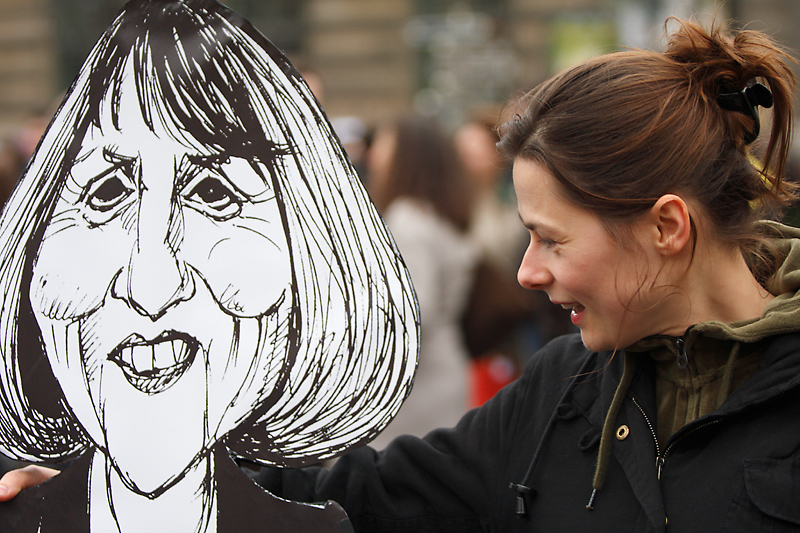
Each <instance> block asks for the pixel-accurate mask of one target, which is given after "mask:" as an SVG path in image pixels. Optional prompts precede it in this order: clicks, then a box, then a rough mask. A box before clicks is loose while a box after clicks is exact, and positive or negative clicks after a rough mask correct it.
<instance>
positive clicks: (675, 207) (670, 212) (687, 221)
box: [650, 194, 692, 256]
mask: <svg viewBox="0 0 800 533" xmlns="http://www.w3.org/2000/svg"><path fill="white" fill-rule="evenodd" d="M650 215H651V220H652V221H653V223H654V224H655V228H656V232H655V235H656V241H655V246H656V249H657V250H658V252H659V253H660V254H662V255H665V256H670V255H677V254H679V253H680V252H681V251H683V249H684V248H686V245H687V244H688V243H689V242H690V241H691V238H692V219H691V216H690V215H689V207H688V206H687V205H686V202H685V201H684V200H683V198H681V197H680V196H678V195H676V194H665V195H664V196H662V197H661V198H659V199H658V201H656V203H655V204H654V205H653V207H652V208H650Z"/></svg>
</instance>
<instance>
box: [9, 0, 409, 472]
mask: <svg viewBox="0 0 800 533" xmlns="http://www.w3.org/2000/svg"><path fill="white" fill-rule="evenodd" d="M159 3H160V2H158V1H154V0H135V1H134V2H131V3H129V4H128V5H127V6H126V7H125V9H124V10H123V11H122V12H121V13H120V14H119V16H118V17H117V19H116V20H115V21H114V23H113V24H112V25H111V26H110V27H109V29H108V30H107V31H106V32H105V33H104V35H103V36H102V37H101V39H100V41H99V42H98V43H97V44H96V45H95V47H94V49H93V50H92V52H91V53H90V55H89V57H88V59H87V60H86V62H85V64H84V65H83V67H82V69H81V71H80V73H79V75H78V77H77V79H76V81H75V82H74V83H73V85H72V87H71V89H70V91H69V93H68V94H67V96H66V98H65V100H64V102H63V103H62V105H61V108H60V109H59V111H58V112H57V113H56V116H55V118H54V120H53V122H52V123H51V125H50V127H49V128H48V131H47V132H46V133H45V135H44V137H43V139H42V141H41V143H40V145H39V147H38V149H37V151H36V153H35V155H34V157H33V159H32V161H31V163H30V165H29V167H28V169H27V171H26V173H25V175H24V176H23V178H22V179H21V181H20V183H19V185H18V187H17V188H16V190H15V191H14V193H13V195H12V197H11V199H10V200H9V202H8V204H7V205H6V207H5V210H4V211H3V213H2V217H1V218H0V243H1V244H0V245H1V246H2V249H0V261H1V262H0V283H1V284H2V294H3V298H4V301H3V304H2V309H0V332H1V333H2V338H1V339H0V365H1V367H0V451H3V452H4V453H5V454H7V455H9V456H12V457H16V458H18V459H22V460H28V461H48V462H49V461H58V460H67V459H72V458H75V457H77V456H78V455H80V454H81V453H83V452H84V451H85V450H86V449H87V447H89V446H91V443H90V442H89V440H88V437H87V436H86V435H85V434H84V431H83V430H82V429H81V426H80V423H79V422H78V421H77V420H76V419H75V417H74V416H73V414H72V413H71V410H70V407H69V405H67V403H66V400H65V398H64V397H63V395H62V393H61V390H60V387H59V385H58V384H57V382H56V381H55V378H54V377H53V375H52V373H51V372H50V369H49V365H48V364H46V361H47V357H46V354H45V353H44V344H43V341H42V337H41V333H40V331H39V327H38V325H37V323H36V321H35V318H34V315H33V311H32V309H31V303H30V298H29V286H30V282H31V277H32V269H33V264H34V262H35V259H36V256H37V252H38V250H39V246H40V243H41V241H42V238H43V235H44V231H45V228H46V227H47V226H48V223H49V221H50V217H51V215H52V212H53V209H54V207H55V205H56V202H57V201H58V199H59V197H60V194H61V190H62V188H63V187H64V185H65V182H66V179H67V175H68V172H69V170H70V166H71V162H72V161H74V158H75V155H76V153H77V151H78V149H79V147H80V145H81V142H82V140H83V137H84V135H85V133H86V131H87V128H88V127H89V126H90V125H91V124H93V123H94V124H97V123H98V122H99V114H100V111H99V110H100V104H101V102H104V101H112V102H114V101H115V100H118V96H119V95H118V94H116V93H115V91H118V89H119V88H118V85H117V84H116V83H115V82H114V81H113V80H115V79H119V77H120V76H121V75H122V74H123V71H124V74H125V75H128V76H135V81H136V87H137V92H138V98H139V104H140V108H141V113H142V117H143V118H144V120H145V122H146V123H147V124H148V125H150V127H151V129H152V127H153V124H156V123H160V124H166V125H168V126H169V127H168V128H167V129H168V130H170V131H173V132H174V133H173V135H174V138H175V140H177V141H179V142H182V143H184V144H187V143H188V144H187V146H189V145H195V146H196V145H197V143H199V144H202V145H203V146H204V147H206V148H209V149H211V150H218V151H219V152H220V153H221V154H223V153H224V154H228V155H235V156H238V157H243V158H246V159H248V160H250V161H257V160H259V159H263V158H264V157H269V156H270V155H272V154H275V153H276V151H280V152H281V157H278V158H275V159H276V163H275V164H274V165H272V166H271V167H270V168H271V169H272V170H271V171H270V175H269V176H267V177H266V179H268V180H270V182H271V183H270V185H271V187H272V188H273V190H274V191H275V194H276V197H277V198H278V200H279V205H280V206H281V216H282V224H283V228H284V230H285V233H286V236H287V241H288V243H289V250H290V255H291V258H290V263H291V267H292V290H291V294H290V295H289V297H287V304H288V305H286V306H284V308H285V309H288V313H287V314H288V316H283V317H281V324H283V325H284V326H282V328H283V330H282V331H283V332H284V333H285V338H286V340H285V342H283V343H282V344H279V346H281V348H279V350H280V352H281V353H278V354H275V353H274V352H271V351H270V350H273V349H274V348H273V345H270V344H267V346H266V347H265V348H264V350H263V352H269V353H263V354H259V356H257V359H258V361H256V362H255V363H254V372H255V373H256V374H258V373H259V372H261V373H262V374H263V373H265V372H266V371H267V370H268V369H269V364H268V361H269V360H270V359H272V360H274V359H275V357H276V356H279V357H282V358H284V360H285V361H286V364H285V365H284V368H285V370H284V375H282V376H281V378H280V380H279V383H278V386H277V387H276V388H275V390H274V391H272V390H270V391H268V392H264V393H263V394H262V397H260V398H258V401H257V402H256V403H254V404H253V406H254V407H253V411H252V413H251V414H250V415H249V417H248V418H246V419H244V420H241V421H240V423H239V425H238V427H237V428H236V429H234V430H233V431H230V432H229V433H228V434H227V435H225V436H220V438H221V439H222V441H223V442H224V444H225V445H226V446H227V447H228V448H229V450H231V452H233V453H234V454H236V455H239V456H243V457H248V458H251V459H254V460H258V461H260V462H262V463H265V464H277V465H286V466H301V465H304V464H308V463H311V462H316V461H318V460H320V459H324V458H328V457H333V456H335V455H339V454H341V453H343V452H345V451H347V450H349V449H351V448H353V447H355V446H357V445H359V444H362V443H364V442H366V441H368V440H370V439H372V438H373V437H375V436H376V435H377V434H378V432H379V431H380V430H381V429H383V428H384V427H385V426H386V425H387V424H388V422H389V421H390V420H391V418H392V417H393V416H394V414H395V413H396V412H397V410H398V409H399V408H400V405H401V403H402V401H403V399H404V398H405V396H406V395H407V394H408V391H409V390H410V385H411V381H412V378H413V373H414V370H415V368H416V353H417V345H418V337H419V326H418V324H419V317H418V309H417V304H416V300H415V297H414V293H413V289H412V287H411V282H410V279H409V276H408V273H407V271H406V270H405V267H404V265H403V263H402V261H401V260H400V257H399V254H398V251H397V249H396V247H395V245H394V242H393V240H392V238H391V236H390V235H389V233H388V232H387V230H386V228H385V226H384V224H383V222H382V220H381V219H380V217H379V216H378V215H377V212H376V211H375V209H374V207H373V206H372V205H371V203H370V202H369V200H368V199H367V197H366V195H365V193H364V192H363V189H362V187H361V185H360V183H359V181H358V178H357V176H356V175H355V173H354V171H353V170H352V167H351V166H350V164H349V163H348V161H347V158H346V156H345V154H344V152H343V149H342V147H341V145H340V143H339V141H338V140H337V139H336V137H335V136H334V134H333V133H332V130H331V127H330V124H329V122H328V120H327V118H326V117H325V115H324V113H323V111H322V110H321V109H320V107H319V105H318V104H317V102H316V100H315V99H314V97H313V95H312V94H311V92H310V90H309V89H308V86H307V85H306V84H305V82H304V81H303V80H302V78H301V77H300V75H299V74H298V73H297V71H296V70H295V69H294V68H293V67H292V66H291V65H290V64H289V62H288V61H287V60H286V58H285V57H284V56H283V55H282V54H281V53H280V52H279V51H278V50H277V49H275V47H274V46H273V45H272V44H271V43H269V42H268V41H267V40H266V39H265V38H264V37H263V36H262V35H261V34H259V33H258V32H257V31H256V30H255V29H253V28H252V26H250V25H249V24H248V23H247V22H246V21H244V20H242V19H240V18H239V17H238V16H236V15H235V14H233V13H232V12H230V11H229V10H227V9H226V8H224V7H222V6H220V5H219V4H217V3H215V2H211V1H207V0H200V1H191V0H189V1H187V2H185V3H184V2H182V3H176V2H170V3H168V4H167V3H165V4H164V6H163V12H160V11H159V12H158V16H155V17H154V16H152V15H153V11H154V8H156V7H157V4H159ZM158 7H162V6H158ZM200 80H202V81H200ZM109 97H110V98H109ZM112 116H114V117H115V118H114V121H116V120H117V118H116V114H115V113H114V112H113V111H112ZM114 125H115V127H118V124H114ZM86 260H87V261H91V260H92V258H91V257H87V258H86ZM264 275H265V276H268V275H269V272H265V273H264ZM252 379H253V381H254V382H257V381H259V380H260V381H262V382H263V380H264V376H259V375H255V376H253V378H252Z"/></svg>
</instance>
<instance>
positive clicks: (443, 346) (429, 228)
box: [331, 106, 572, 449]
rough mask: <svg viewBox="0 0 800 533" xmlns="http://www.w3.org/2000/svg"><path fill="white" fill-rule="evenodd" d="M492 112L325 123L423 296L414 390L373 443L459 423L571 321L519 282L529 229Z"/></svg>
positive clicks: (495, 113)
mask: <svg viewBox="0 0 800 533" xmlns="http://www.w3.org/2000/svg"><path fill="white" fill-rule="evenodd" d="M499 118H500V108H499V107H495V106H487V107H485V108H479V109H475V110H474V111H472V112H471V113H470V114H469V116H468V118H467V119H466V120H465V121H464V122H463V124H460V125H459V126H458V127H457V128H455V129H452V131H451V130H449V129H447V128H445V127H444V125H443V124H442V123H440V122H439V121H438V120H437V118H436V117H434V116H429V115H423V114H420V113H416V112H413V111H408V112H406V113H403V114H400V115H399V116H396V117H394V118H393V119H392V120H389V121H386V122H384V123H381V124H375V125H367V124H365V123H363V122H362V121H361V120H360V119H358V118H357V117H334V118H332V120H331V122H332V124H333V126H334V129H335V130H336V133H337V135H338V136H339V138H340V139H341V141H342V144H343V145H344V146H345V149H346V150H347V152H348V154H349V156H350V158H351V160H352V162H353V165H354V166H355V168H356V169H357V171H358V172H359V176H360V177H361V179H362V181H363V182H364V184H365V186H366V188H367V190H368V191H369V193H370V196H371V197H372V200H373V202H374V203H375V205H376V207H377V208H378V210H379V211H380V213H381V214H382V216H383V218H384V220H385V222H386V224H387V225H388V227H389V229H390V230H391V232H392V234H393V236H394V238H395V240H396V242H397V245H398V248H399V249H400V252H401V254H402V256H403V259H404V261H405V263H406V266H407V268H408V269H409V272H410V274H411V278H412V280H413V282H414V287H415V290H416V293H417V299H418V301H419V304H420V313H421V346H420V361H419V367H418V370H417V375H416V377H415V382H414V387H413V390H412V392H411V395H410V396H409V398H408V399H407V400H406V402H405V403H404V404H403V407H402V408H401V410H400V413H399V415H398V416H397V418H396V419H395V420H394V421H393V422H392V423H391V424H390V426H389V427H388V428H387V429H386V430H385V431H384V432H383V433H382V434H381V435H380V436H379V437H378V438H377V440H376V441H375V442H374V443H373V444H374V446H375V447H376V448H379V449H380V448H382V447H384V446H385V445H386V444H387V443H388V442H389V441H390V440H391V439H392V438H394V437H395V436H397V435H400V434H413V435H424V434H425V433H427V432H428V431H429V430H432V429H435V428H437V427H447V426H452V425H454V424H455V423H456V422H457V421H458V419H459V418H460V417H461V415H462V414H463V413H464V412H465V411H467V410H468V409H470V408H472V407H477V406H479V405H481V404H483V403H484V402H485V401H486V400H488V399H489V398H491V396H493V395H494V394H495V393H496V392H497V391H498V390H499V389H500V388H502V387H503V386H505V385H506V384H508V383H510V382H511V381H513V380H514V379H515V378H516V377H517V376H518V375H519V373H520V371H521V369H522V367H523V366H524V364H525V361H526V359H527V358H528V357H529V356H530V355H531V354H533V353H534V352H535V351H536V349H538V348H539V347H541V346H542V345H543V344H544V343H546V342H547V341H548V340H550V339H552V338H554V337H556V336H558V335H562V334H564V333H567V332H569V331H571V329H572V325H571V323H570V321H569V315H568V313H567V312H566V311H564V310H563V309H561V308H559V307H556V306H554V305H552V304H551V303H550V302H549V301H547V297H546V296H545V295H544V293H538V292H537V293H534V292H531V291H526V290H525V289H522V288H521V287H520V286H519V284H518V283H517V280H516V270H517V266H518V265H519V262H520V260H521V258H522V255H523V254H524V251H525V248H526V247H527V243H528V239H529V236H528V232H527V230H526V229H525V228H524V227H523V226H522V224H521V222H520V220H519V216H518V214H517V205H516V198H515V197H514V193H513V184H512V179H511V169H510V166H509V164H508V162H507V161H505V160H504V159H503V157H502V156H501V155H500V153H499V152H498V150H497V148H496V143H497V141H498V140H499V139H498V136H497V132H496V128H497V125H498V121H499Z"/></svg>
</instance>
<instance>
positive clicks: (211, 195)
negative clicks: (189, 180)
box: [186, 177, 242, 219]
mask: <svg viewBox="0 0 800 533" xmlns="http://www.w3.org/2000/svg"><path fill="white" fill-rule="evenodd" d="M186 199H187V200H188V201H189V202H190V203H191V204H192V205H194V206H195V207H196V208H199V209H200V210H201V211H203V212H205V213H207V214H209V215H211V216H213V217H215V218H220V219H227V218H230V217H232V216H235V215H237V214H239V211H240V210H241V207H242V202H241V200H240V199H239V197H238V196H237V195H236V194H235V193H234V192H233V191H232V190H231V189H230V188H229V187H227V186H226V185H225V184H224V183H223V182H222V181H221V180H219V179H217V178H211V177H206V178H202V179H200V180H199V181H196V182H195V184H193V185H192V186H191V188H190V189H189V193H188V194H186Z"/></svg>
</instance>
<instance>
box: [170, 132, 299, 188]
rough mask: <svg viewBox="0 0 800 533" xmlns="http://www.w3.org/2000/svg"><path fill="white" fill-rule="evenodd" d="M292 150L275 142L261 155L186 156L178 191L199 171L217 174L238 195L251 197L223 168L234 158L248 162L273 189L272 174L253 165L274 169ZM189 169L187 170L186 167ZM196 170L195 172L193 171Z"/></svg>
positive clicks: (224, 153) (265, 183) (180, 169)
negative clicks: (277, 160)
mask: <svg viewBox="0 0 800 533" xmlns="http://www.w3.org/2000/svg"><path fill="white" fill-rule="evenodd" d="M291 153H292V152H291V149H290V148H289V146H288V145H286V146H282V145H278V144H276V143H273V142H271V141H270V142H268V143H267V149H266V150H263V151H261V152H260V153H259V155H257V156H256V155H252V156H251V155H244V156H239V155H234V154H233V153H230V152H227V151H226V152H222V153H219V154H210V155H206V154H189V155H186V156H185V159H184V161H185V163H188V165H186V164H185V163H184V164H181V165H180V168H179V172H178V174H179V175H178V179H177V183H176V185H177V189H178V190H180V189H182V188H183V187H185V186H186V184H188V183H189V182H191V181H192V179H194V177H195V176H197V174H198V171H199V170H210V171H213V172H216V173H217V174H219V175H220V176H222V177H224V178H226V179H227V180H228V182H229V184H230V185H231V186H232V187H233V188H234V189H236V191H237V193H239V194H241V195H243V196H244V197H248V198H249V197H250V195H249V194H247V193H245V192H244V191H242V190H240V189H239V188H238V187H237V186H236V183H235V180H231V179H230V177H229V176H228V175H227V174H226V173H225V172H224V171H223V169H222V167H223V165H225V164H226V163H228V162H229V161H230V160H231V158H232V157H238V158H241V159H244V160H245V161H248V162H249V163H250V164H251V165H250V166H251V167H252V169H253V171H254V172H255V173H256V174H258V176H259V177H260V178H261V180H262V181H263V183H264V185H265V186H267V187H268V188H271V187H272V183H271V180H270V175H269V174H270V173H264V172H263V171H262V169H261V167H260V166H259V165H254V164H253V163H261V164H263V165H265V166H267V167H268V168H270V169H271V168H272V166H273V164H274V162H275V160H276V159H278V158H279V157H284V156H287V155H289V154H291ZM187 166H188V167H189V168H186V167H187ZM192 169H194V170H192Z"/></svg>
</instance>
